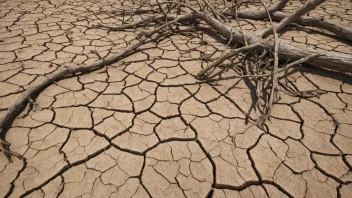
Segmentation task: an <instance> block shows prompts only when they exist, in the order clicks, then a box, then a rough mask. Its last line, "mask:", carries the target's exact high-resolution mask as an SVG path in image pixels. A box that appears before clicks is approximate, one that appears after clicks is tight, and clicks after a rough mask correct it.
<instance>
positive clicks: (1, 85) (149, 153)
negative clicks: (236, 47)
mask: <svg viewBox="0 0 352 198" xmlns="http://www.w3.org/2000/svg"><path fill="white" fill-rule="evenodd" d="M121 2H122V1H121V0H101V1H92V0H84V1H83V0H80V1H78V0H75V1H73V0H67V1H63V0H62V1H61V0H58V1H54V0H48V1H44V0H31V1H27V0H22V1H21V0H1V1H0V110H1V111H0V114H3V113H6V110H7V108H8V107H9V106H10V105H11V103H12V101H14V100H15V99H16V98H17V97H19V96H20V95H21V93H22V92H23V91H24V90H26V89H28V87H30V86H32V85H33V84H35V83H37V82H38V81H41V80H43V79H44V78H45V76H46V75H48V74H50V73H52V72H54V71H56V70H57V69H59V68H60V67H65V66H74V65H78V64H82V63H83V64H87V63H91V62H94V61H96V60H97V59H98V58H97V56H96V55H95V54H93V53H91V52H90V50H92V49H96V50H97V51H99V53H100V54H101V55H102V56H107V55H108V54H111V53H117V52H119V51H120V50H121V49H123V48H125V47H126V46H127V45H128V42H129V40H131V39H132V38H134V36H135V35H136V33H138V32H139V31H140V30H135V31H132V30H131V31H123V32H118V31H117V32H113V31H107V30H101V29H89V27H91V26H92V25H93V24H97V23H102V24H107V25H108V24H121V21H122V20H123V19H122V17H116V16H115V15H114V14H113V13H112V12H107V11H114V10H117V9H119V8H122V6H123V5H122V3H121ZM274 2H276V1H274ZM291 2H292V3H291V4H290V3H289V5H288V7H287V8H286V9H285V11H286V12H290V11H292V10H295V9H297V8H298V7H300V6H301V5H302V3H301V2H300V1H291ZM351 8H352V3H350V1H349V0H334V1H327V2H325V3H324V4H323V5H322V6H320V7H319V8H318V9H316V10H314V11H312V12H311V15H312V16H320V15H322V16H324V17H325V18H328V19H331V20H334V21H336V22H338V23H340V24H344V25H346V26H352V9H351ZM251 9H253V8H251ZM142 17H143V16H134V17H132V20H140V19H141V18H142ZM124 20H125V21H126V20H131V19H129V17H125V19H124ZM241 22H242V24H243V27H244V29H245V30H246V31H254V30H258V29H263V28H265V27H268V26H269V25H270V24H269V23H266V22H258V21H252V20H242V21H241ZM181 28H182V27H181ZM281 33H282V35H281V37H280V38H281V42H285V43H288V44H291V45H295V46H300V47H308V48H315V49H321V50H328V51H338V52H342V53H347V54H352V47H351V46H352V45H351V43H349V42H347V41H344V40H341V39H339V38H337V37H336V36H334V35H332V34H330V33H329V32H324V31H321V30H319V31H317V30H315V29H311V28H309V29H307V28H301V27H298V26H290V27H289V28H287V29H286V30H285V31H284V32H281ZM203 39H204V40H206V41H207V43H206V44H204V43H202V42H201V40H200V39H199V38H197V37H195V38H191V37H189V36H187V35H184V36H183V35H172V36H170V37H168V38H165V39H163V40H160V41H158V42H151V43H148V44H146V45H143V46H142V48H141V51H139V52H137V53H135V54H133V55H131V56H129V57H127V58H125V59H123V60H122V61H119V62H117V63H115V64H113V65H109V66H108V67H107V68H106V69H105V68H103V69H99V70H96V71H93V72H90V73H85V74H81V75H73V76H70V77H67V78H66V79H63V80H60V81H59V82H55V83H54V84H53V85H51V86H49V87H47V88H46V89H45V90H44V91H42V92H41V93H40V94H39V95H38V97H37V98H35V99H34V100H35V102H34V103H32V104H29V105H28V106H27V108H26V109H25V110H24V111H23V112H22V113H21V114H20V115H19V116H18V117H17V118H16V119H15V120H14V122H13V123H12V125H11V126H10V127H9V128H8V129H6V136H5V139H6V140H7V141H8V142H9V143H11V147H10V148H11V149H12V150H13V151H16V152H17V153H19V154H21V155H23V156H24V157H25V159H26V160H25V161H22V160H20V159H18V158H15V157H13V160H14V162H13V163H9V162H8V160H7V158H6V157H5V155H3V154H0V197H24V196H28V197H206V196H212V197H216V198H218V197H228V198H233V197H243V198H244V197H319V198H322V197H327V198H330V197H342V198H348V197H352V172H351V170H352V130H351V127H352V80H351V77H348V76H344V75H340V74H336V73H332V72H327V71H323V70H320V69H316V68H311V67H304V68H298V69H297V68H296V69H293V70H292V71H290V76H289V80H290V84H291V85H292V86H294V87H296V88H297V89H298V90H299V91H307V90H314V89H321V90H323V91H325V93H324V94H322V95H321V96H320V98H298V97H292V96H289V95H287V94H282V95H281V100H280V101H279V104H275V105H274V109H273V112H272V118H271V120H270V121H268V122H267V123H266V127H265V130H261V129H259V128H256V127H253V128H251V129H249V130H247V131H245V128H246V127H247V126H246V125H245V123H244V118H245V114H246V112H248V110H249V108H250V107H251V106H252V105H253V104H252V103H253V101H254V100H253V97H254V96H255V88H254V87H253V86H251V82H250V81H249V80H245V79H233V80H227V81H220V82H218V83H217V84H208V83H201V84H200V83H198V81H197V79H196V78H195V77H194V76H195V75H196V73H197V72H198V71H200V70H201V69H202V67H204V66H205V65H204V64H205V63H204V62H203V61H200V60H199V58H200V57H201V52H206V53H211V52H212V51H214V50H216V49H220V50H221V49H224V45H223V44H221V43H219V42H218V40H217V39H216V38H214V37H211V35H208V34H204V37H203ZM282 81H284V79H282ZM257 114H258V113H257V112H256V111H253V112H252V114H251V118H252V119H255V118H256V116H257ZM243 131H245V132H243Z"/></svg>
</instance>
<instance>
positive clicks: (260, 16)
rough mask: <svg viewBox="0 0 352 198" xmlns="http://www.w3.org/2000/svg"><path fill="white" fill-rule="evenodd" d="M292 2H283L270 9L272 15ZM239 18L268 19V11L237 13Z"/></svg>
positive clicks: (287, 0) (282, 0) (286, 0)
mask: <svg viewBox="0 0 352 198" xmlns="http://www.w3.org/2000/svg"><path fill="white" fill-rule="evenodd" d="M289 1H290V0H281V1H280V2H279V3H278V4H276V5H275V6H273V7H271V8H269V9H268V12H269V13H270V14H272V13H274V12H276V11H279V10H282V8H284V7H285V6H286V4H287V2H289ZM237 16H238V17H239V18H246V19H253V20H260V19H265V18H267V13H266V10H265V9H264V10H258V11H239V12H237Z"/></svg>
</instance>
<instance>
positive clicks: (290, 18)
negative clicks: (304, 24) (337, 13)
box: [262, 0, 326, 38]
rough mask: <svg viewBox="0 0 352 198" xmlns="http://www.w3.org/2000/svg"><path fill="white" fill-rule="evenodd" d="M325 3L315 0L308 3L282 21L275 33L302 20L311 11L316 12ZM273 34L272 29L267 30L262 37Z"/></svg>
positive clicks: (323, 0) (322, 0)
mask: <svg viewBox="0 0 352 198" xmlns="http://www.w3.org/2000/svg"><path fill="white" fill-rule="evenodd" d="M325 1H326V0H314V1H313V2H308V3H306V4H305V5H304V6H302V7H301V8H300V9H298V10H296V11H295V12H294V13H292V14H291V15H289V16H288V17H286V18H284V19H283V20H281V21H280V23H279V24H278V25H277V26H276V27H275V31H276V32H277V31H280V30H282V29H283V28H284V27H286V26H287V25H289V24H291V23H293V22H295V21H297V20H298V19H299V18H301V16H303V15H305V14H307V13H308V12H310V11H311V10H314V9H315V8H316V7H317V6H319V5H320V4H322V3H324V2H325ZM271 32H272V30H271V28H268V29H266V30H265V31H264V32H263V34H262V37H263V38H265V37H267V36H268V35H269V34H270V33H271Z"/></svg>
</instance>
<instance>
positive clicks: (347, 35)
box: [273, 11, 352, 41]
mask: <svg viewBox="0 0 352 198" xmlns="http://www.w3.org/2000/svg"><path fill="white" fill-rule="evenodd" d="M288 16H289V14H285V13H283V12H279V11H278V12H274V13H273V19H274V20H277V21H281V20H283V19H284V18H286V17H288ZM295 23H297V24H299V25H301V26H310V27H316V28H321V29H324V30H327V31H330V32H332V33H334V34H336V35H338V36H340V37H342V38H344V39H346V40H349V41H352V28H350V27H347V26H343V25H340V24H338V23H336V22H333V21H330V20H327V19H324V18H313V17H301V18H300V19H298V20H297V21H296V22H295Z"/></svg>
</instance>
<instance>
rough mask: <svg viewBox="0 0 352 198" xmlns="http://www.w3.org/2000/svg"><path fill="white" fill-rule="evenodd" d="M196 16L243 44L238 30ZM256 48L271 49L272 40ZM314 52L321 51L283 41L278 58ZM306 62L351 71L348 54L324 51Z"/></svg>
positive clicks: (250, 40)
mask: <svg viewBox="0 0 352 198" xmlns="http://www.w3.org/2000/svg"><path fill="white" fill-rule="evenodd" d="M196 16H197V17H199V18H200V19H202V20H204V21H205V22H206V23H207V24H208V25H209V26H210V27H212V28H213V29H214V30H216V31H217V32H218V33H220V34H221V35H222V36H224V37H225V38H227V39H230V38H231V34H232V41H233V43H236V44H238V43H239V44H242V45H244V40H243V36H242V34H241V33H240V32H239V31H237V30H235V29H232V31H231V28H230V27H228V26H226V25H225V24H223V23H221V22H220V21H218V20H216V19H214V18H213V17H211V16H210V15H206V14H203V13H197V14H196ZM247 40H248V44H253V43H258V42H261V38H258V37H256V36H253V35H247ZM258 48H263V49H264V48H266V49H273V48H274V41H271V40H269V41H264V42H262V44H261V45H260V46H258ZM315 54H321V51H317V50H313V49H308V48H299V47H294V46H291V45H288V44H284V43H280V45H279V58H280V59H283V60H293V61H295V60H299V59H302V58H305V57H308V56H311V55H315ZM307 63H308V64H310V65H312V66H315V67H319V68H323V69H329V70H335V71H341V72H348V73H352V56H351V55H348V54H343V53H337V52H324V54H322V55H321V56H318V57H316V58H314V59H310V60H308V61H307Z"/></svg>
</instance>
